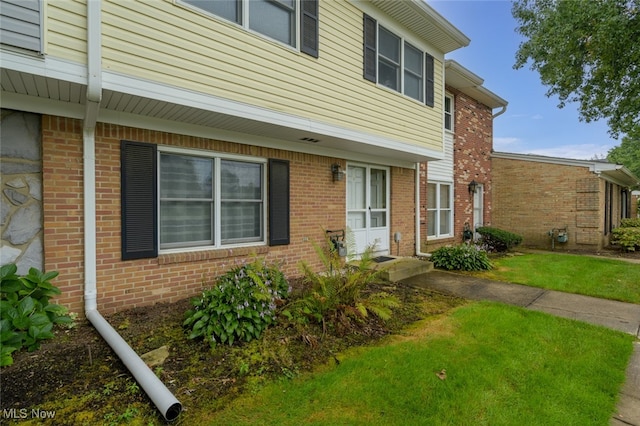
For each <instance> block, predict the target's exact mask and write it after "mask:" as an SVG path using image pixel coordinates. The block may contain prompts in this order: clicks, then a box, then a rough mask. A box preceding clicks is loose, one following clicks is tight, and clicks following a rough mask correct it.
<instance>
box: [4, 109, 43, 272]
mask: <svg viewBox="0 0 640 426" xmlns="http://www.w3.org/2000/svg"><path fill="white" fill-rule="evenodd" d="M1 114H2V115H1V122H0V138H1V139H0V140H1V143H0V157H1V158H2V160H1V161H0V177H1V180H2V195H1V197H2V198H1V204H0V206H1V209H0V234H1V235H2V255H1V259H0V263H1V264H2V265H5V264H7V263H15V264H16V265H17V266H18V273H20V274H25V273H27V272H28V271H29V268H31V267H35V268H38V269H41V270H42V269H43V266H44V259H43V230H42V138H41V134H42V132H41V131H40V129H41V118H40V115H38V114H30V113H24V112H18V111H11V110H6V109H3V110H1Z"/></svg>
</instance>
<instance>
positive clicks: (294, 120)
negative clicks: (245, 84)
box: [102, 72, 444, 167]
mask: <svg viewBox="0 0 640 426" xmlns="http://www.w3.org/2000/svg"><path fill="white" fill-rule="evenodd" d="M102 81H103V88H104V89H106V90H112V91H114V92H121V93H127V94H130V95H134V96H141V97H145V98H150V99H155V100H159V101H163V102H168V103H174V104H178V105H183V106H189V107H193V108H197V109H201V110H204V111H210V112H215V113H220V114H225V115H231V116H234V117H241V118H245V119H248V120H255V121H261V122H264V123H269V124H273V125H277V126H282V127H286V128H292V129H297V130H303V131H308V132H313V133H317V134H321V135H327V136H331V137H337V138H341V139H346V140H350V141H355V142H359V143H363V144H366V145H370V146H372V147H377V148H385V149H393V150H396V151H401V152H406V153H414V154H416V155H418V156H427V157H432V158H435V159H441V158H444V155H443V153H441V152H439V151H436V150H432V149H430V148H424V147H420V146H417V145H413V144H409V143H406V142H403V141H399V140H395V139H391V138H386V137H383V136H379V135H375V134H369V133H365V132H361V131H358V130H352V129H348V128H345V127H340V126H335V125H331V124H327V123H322V122H320V121H314V120H311V119H308V118H304V117H299V116H295V115H292V114H288V113H284V112H280V111H274V110H269V109H266V108H262V107H259V106H255V105H248V104H244V103H241V102H237V101H233V100H230V99H224V98H220V97H216V96H211V95H207V94H203V93H199V92H195V91H191V90H186V89H183V88H179V87H174V86H169V85H165V84H161V83H156V82H152V81H147V80H142V79H137V78H133V77H129V76H124V75H120V74H116V73H110V72H105V73H103V76H102ZM172 123H174V122H172ZM207 129H209V133H211V128H207ZM280 144H282V141H280ZM338 152H343V151H338ZM412 167H413V166H412Z"/></svg>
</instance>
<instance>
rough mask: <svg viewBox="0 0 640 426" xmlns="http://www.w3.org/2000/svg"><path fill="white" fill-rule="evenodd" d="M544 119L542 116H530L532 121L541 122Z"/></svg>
mask: <svg viewBox="0 0 640 426" xmlns="http://www.w3.org/2000/svg"><path fill="white" fill-rule="evenodd" d="M543 118H544V117H543V116H542V114H533V115H532V116H531V119H532V120H542V119H543Z"/></svg>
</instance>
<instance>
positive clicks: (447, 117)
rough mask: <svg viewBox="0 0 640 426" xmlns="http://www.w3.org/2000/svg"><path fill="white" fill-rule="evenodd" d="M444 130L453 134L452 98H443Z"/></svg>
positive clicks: (448, 96)
mask: <svg viewBox="0 0 640 426" xmlns="http://www.w3.org/2000/svg"><path fill="white" fill-rule="evenodd" d="M444 128H445V129H446V130H449V131H452V132H453V97H452V96H450V95H445V97H444Z"/></svg>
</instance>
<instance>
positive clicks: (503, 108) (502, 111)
mask: <svg viewBox="0 0 640 426" xmlns="http://www.w3.org/2000/svg"><path fill="white" fill-rule="evenodd" d="M506 111H507V106H506V105H504V106H503V107H502V109H500V111H498V112H496V113H495V114H493V118H496V117H498V116H500V115H502V114H504V113H505V112H506Z"/></svg>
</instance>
